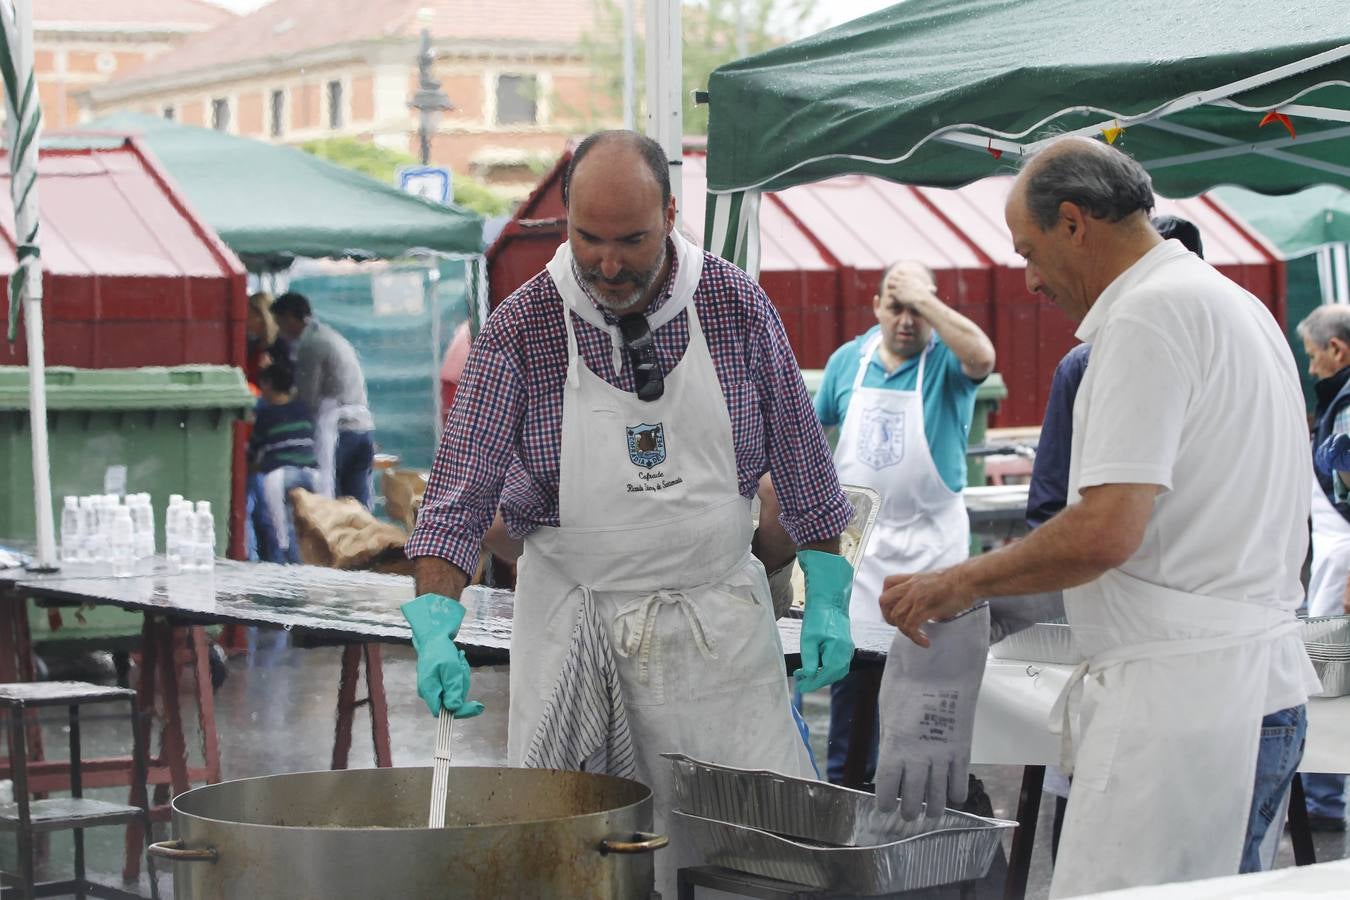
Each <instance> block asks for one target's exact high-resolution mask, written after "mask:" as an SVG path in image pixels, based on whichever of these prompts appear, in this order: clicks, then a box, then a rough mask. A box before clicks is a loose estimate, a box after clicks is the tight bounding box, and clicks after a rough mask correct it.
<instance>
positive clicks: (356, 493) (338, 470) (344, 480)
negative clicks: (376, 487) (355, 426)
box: [333, 431, 375, 509]
mask: <svg viewBox="0 0 1350 900" xmlns="http://www.w3.org/2000/svg"><path fill="white" fill-rule="evenodd" d="M374 465H375V438H374V436H373V433H372V432H369V431H339V432H338V434H337V449H336V451H335V452H334V453H333V496H334V497H355V498H356V499H357V500H359V501H360V503H361V505H362V506H364V507H365V508H366V509H370V472H371V469H372V468H373V467H374Z"/></svg>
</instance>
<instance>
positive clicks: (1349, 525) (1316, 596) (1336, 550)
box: [1308, 478, 1350, 616]
mask: <svg viewBox="0 0 1350 900" xmlns="http://www.w3.org/2000/svg"><path fill="white" fill-rule="evenodd" d="M1312 551H1313V553H1312V575H1311V577H1310V578H1309V580H1308V615H1310V616H1342V615H1345V612H1344V610H1345V605H1344V604H1345V600H1344V597H1345V582H1346V579H1347V578H1348V577H1350V522H1347V521H1345V518H1344V517H1343V516H1342V515H1341V514H1340V513H1338V512H1337V511H1336V507H1334V506H1332V505H1331V502H1330V501H1329V500H1327V495H1326V494H1324V493H1322V486H1321V485H1320V484H1318V483H1317V479H1316V478H1314V479H1313V488H1312Z"/></svg>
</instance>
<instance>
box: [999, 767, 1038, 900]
mask: <svg viewBox="0 0 1350 900" xmlns="http://www.w3.org/2000/svg"><path fill="white" fill-rule="evenodd" d="M1044 785H1045V766H1024V767H1023V769H1022V791H1021V793H1020V795H1019V796H1018V798H1017V831H1016V832H1014V833H1013V842H1012V852H1011V853H1009V854H1008V881H1007V883H1006V884H1004V886H1003V897H1004V900H1022V898H1023V897H1025V896H1026V894H1027V877H1028V875H1029V874H1030V872H1031V851H1032V848H1033V846H1034V845H1035V843H1036V821H1037V819H1038V818H1039V817H1040V812H1041V788H1042V787H1043V786H1044Z"/></svg>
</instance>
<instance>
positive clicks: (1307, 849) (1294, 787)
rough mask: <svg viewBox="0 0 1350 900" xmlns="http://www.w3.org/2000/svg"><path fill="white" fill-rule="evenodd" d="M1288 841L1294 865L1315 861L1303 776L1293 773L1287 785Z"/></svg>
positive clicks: (1315, 854) (1310, 863)
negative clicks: (1291, 845)
mask: <svg viewBox="0 0 1350 900" xmlns="http://www.w3.org/2000/svg"><path fill="white" fill-rule="evenodd" d="M1289 842H1290V843H1291V844H1293V845H1294V865H1296V866H1310V865H1312V864H1313V863H1315V862H1317V849H1316V848H1315V847H1314V846H1313V840H1312V829H1311V828H1309V827H1308V800H1307V798H1306V797H1305V796H1304V794H1303V776H1302V775H1300V774H1299V773H1298V772H1295V773H1294V780H1293V782H1291V783H1290V785H1289Z"/></svg>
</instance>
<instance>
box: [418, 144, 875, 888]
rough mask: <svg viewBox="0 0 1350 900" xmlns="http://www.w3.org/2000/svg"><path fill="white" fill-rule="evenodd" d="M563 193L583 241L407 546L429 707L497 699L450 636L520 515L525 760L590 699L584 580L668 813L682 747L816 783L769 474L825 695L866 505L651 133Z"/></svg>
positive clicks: (571, 237) (598, 163)
mask: <svg viewBox="0 0 1350 900" xmlns="http://www.w3.org/2000/svg"><path fill="white" fill-rule="evenodd" d="M563 200H564V203H565V204H566V206H567V209H568V240H567V242H566V243H565V244H563V245H562V246H561V247H560V248H559V249H558V253H557V255H556V256H555V257H554V259H553V260H552V262H550V263H549V265H548V267H547V268H546V270H545V271H543V272H541V273H539V274H538V275H537V276H535V277H534V278H533V279H531V280H530V281H529V282H527V283H526V284H525V285H524V286H522V287H521V288H520V289H519V290H517V291H516V292H515V293H514V294H512V295H511V296H510V297H508V298H507V299H506V300H505V301H504V302H503V303H502V304H501V305H500V306H499V307H498V308H497V309H496V311H495V312H494V313H493V315H492V316H491V318H490V319H489V320H488V322H487V323H486V325H485V326H484V328H483V331H482V333H481V334H480V335H479V336H478V338H477V340H476V341H475V342H474V346H473V350H472V352H471V354H470V356H469V360H468V363H467V365H466V367H465V371H464V378H463V380H462V382H461V383H460V387H459V390H458V393H457V395H456V400H455V405H454V408H453V409H452V410H451V412H450V416H449V418H448V420H447V423H446V427H445V430H444V434H443V435H442V438H441V443H440V447H439V450H438V452H437V456H436V461H435V465H434V467H433V470H432V474H431V479H430V482H429V484H428V486H427V491H426V495H425V499H424V502H423V506H422V510H421V513H420V515H419V518H418V524H417V528H416V529H415V531H414V532H413V535H412V537H411V538H410V540H409V542H408V545H407V553H408V555H409V556H410V557H413V558H415V559H416V576H417V589H418V591H419V594H420V595H421V596H419V597H418V599H417V600H415V601H413V602H412V603H410V604H408V605H407V608H405V612H408V613H409V620H410V622H412V623H413V627H414V634H415V636H416V637H417V640H418V653H419V656H418V670H419V692H420V693H421V694H422V696H423V698H424V699H426V700H427V702H428V706H429V707H430V708H431V709H432V712H433V713H438V712H439V711H440V709H441V708H445V709H449V710H450V711H452V712H455V713H456V714H459V715H465V714H469V715H472V714H474V713H475V712H476V710H477V707H476V706H475V705H473V704H471V703H469V701H467V700H466V698H465V695H466V692H467V686H468V667H467V666H466V665H464V663H463V659H462V654H459V653H458V651H457V650H455V649H454V645H453V643H451V642H450V641H449V640H448V639H445V635H446V630H447V623H448V626H449V633H450V637H453V633H454V629H455V628H456V627H457V626H458V623H459V619H460V618H461V617H462V615H463V611H462V609H456V607H458V604H455V603H453V601H450V602H449V603H447V601H446V598H454V597H457V596H458V595H459V593H460V591H461V590H462V589H463V587H464V586H465V584H466V583H467V581H468V573H471V572H473V571H474V569H475V567H476V563H477V560H478V555H479V549H480V546H481V543H482V541H483V538H484V534H485V533H486V532H487V531H488V528H489V526H490V525H491V524H492V523H493V518H494V514H495V513H496V512H497V511H498V510H500V514H501V524H502V525H504V530H505V532H506V533H507V534H508V535H509V536H510V541H512V542H515V546H516V547H517V548H520V547H521V546H523V555H522V556H521V557H520V566H519V578H518V586H517V593H516V612H515V624H514V632H513V638H512V657H513V661H514V664H513V665H512V667H511V710H510V714H511V715H510V730H509V739H508V743H509V748H508V757H509V761H510V763H511V764H512V765H522V764H525V765H528V764H529V760H530V752H531V747H532V746H537V745H538V744H539V742H540V741H541V740H545V741H547V740H550V739H553V738H554V735H551V734H541V733H540V732H541V727H543V726H541V723H547V722H553V721H554V719H553V718H552V716H553V715H556V714H551V713H550V712H549V711H550V709H556V708H557V706H558V703H559V699H560V697H561V696H562V695H564V694H566V693H567V692H569V691H581V690H586V689H587V686H586V685H580V684H578V685H572V684H562V683H559V677H560V672H561V671H562V670H563V665H564V660H565V659H567V658H568V657H569V654H573V653H575V652H577V648H576V647H575V646H574V645H573V641H572V638H573V635H574V633H576V632H579V631H580V630H581V629H580V628H579V627H578V626H577V617H578V610H579V609H580V608H581V598H582V597H583V596H585V597H587V598H589V599H590V600H591V601H592V602H593V605H594V608H595V610H596V612H597V613H598V614H599V617H600V619H601V621H602V622H603V624H604V626H605V628H604V629H602V630H601V633H602V634H603V635H606V637H607V640H606V643H609V641H612V642H613V647H612V656H613V659H614V662H615V663H616V665H617V669H618V676H619V681H620V683H621V685H622V699H623V706H624V707H626V716H627V720H628V725H629V726H631V730H632V735H633V743H634V748H635V751H636V756H637V760H636V772H637V774H638V776H639V777H641V778H642V779H643V780H644V781H646V782H647V783H648V784H649V785H651V786H652V787H653V789H654V791H655V792H656V795H657V809H658V813H657V815H658V819H660V818H663V817H664V810H665V809H666V808H667V803H668V799H669V798H668V796H666V795H667V792H668V790H669V784H668V781H669V775H668V772H667V770H668V768H669V764H668V763H666V762H665V761H663V760H661V759H659V758H658V755H659V754H660V753H663V752H683V753H687V754H689V755H691V756H696V757H698V758H700V759H704V760H708V761H713V762H719V763H723V764H727V765H735V766H744V767H753V768H767V769H774V770H777V771H782V772H785V773H787V774H790V775H798V776H803V777H811V776H812V771H813V770H812V766H811V765H810V759H809V756H808V754H807V751H806V750H805V748H804V746H803V744H802V741H801V740H800V738H799V736H798V734H797V731H796V728H795V726H794V724H793V720H792V717H791V712H790V708H789V697H788V691H787V685H786V682H785V680H784V678H783V669H782V649H781V647H780V645H779V642H778V636H777V630H776V628H775V626H774V616H773V612H772V607H771V603H770V599H769V591H768V585H767V582H766V579H765V574H764V569H763V566H762V565H761V564H760V563H759V562H758V561H757V560H756V559H755V558H754V557H753V556H752V555H751V553H750V543H751V537H752V525H751V519H750V500H751V498H752V497H753V496H754V494H755V491H756V489H757V486H758V484H759V481H760V478H761V476H762V475H764V474H765V473H766V472H771V473H772V477H773V481H774V484H775V485H776V488H777V493H778V499H779V502H780V504H781V507H782V516H781V522H782V525H783V527H784V528H785V530H786V531H787V533H788V534H789V535H790V536H791V537H792V539H793V540H794V541H795V542H796V543H797V545H798V546H799V547H800V548H801V552H800V554H799V559H800V560H801V563H802V566H803V569H804V572H805V575H806V592H807V593H806V612H805V621H804V623H803V637H802V655H803V668H802V669H801V670H799V671H798V672H797V673H796V675H797V678H798V680H799V682H801V683H802V684H803V685H804V686H805V687H806V688H807V689H813V688H815V687H821V686H824V685H826V684H829V683H831V682H833V681H834V680H836V679H838V678H839V677H841V676H842V675H843V674H844V673H845V672H846V671H847V670H848V666H849V661H850V659H851V657H852V653H853V646H852V641H851V638H850V636H849V629H848V594H849V588H850V583H851V579H852V569H851V567H850V566H849V564H848V563H847V561H846V560H844V559H843V558H842V557H841V556H839V555H838V536H839V535H840V533H841V532H842V531H843V530H844V528H845V526H846V525H847V523H848V521H849V518H850V516H851V506H850V504H849V502H848V500H847V498H846V497H845V496H844V494H843V492H842V491H841V490H840V487H839V482H838V479H837V477H836V475H835V470H834V466H833V463H832V461H831V457H830V452H829V449H828V447H827V445H826V442H825V439H824V435H823V433H822V431H821V428H820V426H819V424H818V423H817V420H816V417H815V414H814V412H813V410H812V407H811V403H810V400H809V398H808V395H807V392H806V389H805V386H804V385H803V383H802V378H801V373H800V370H799V369H798V366H797V362H796V360H795V358H794V357H793V354H792V350H791V347H790V346H789V344H788V341H787V337H786V334H785V332H784V330H783V325H782V322H781V321H780V320H779V318H778V315H777V313H776V312H775V310H774V307H773V305H772V304H771V302H770V301H769V299H768V297H767V296H765V294H764V292H763V291H762V290H761V289H760V287H759V286H758V285H757V284H756V283H755V282H754V281H753V280H752V279H751V278H750V277H749V276H747V275H746V273H744V272H743V271H741V270H740V269H738V268H736V267H735V266H733V265H731V264H730V263H728V262H726V261H725V260H722V259H719V258H718V257H716V256H713V255H711V254H706V253H704V252H702V251H701V250H700V249H698V248H697V247H696V246H694V245H692V244H691V243H690V242H689V241H688V240H686V239H685V238H684V237H683V236H682V235H680V234H679V233H678V231H676V230H675V227H674V226H675V201H674V198H673V197H672V196H671V192H670V183H669V166H668V163H667V161H666V158H665V154H664V153H663V152H662V150H661V148H660V146H659V145H658V144H656V143H655V142H653V141H651V140H650V139H647V138H644V137H641V136H639V135H637V134H635V133H633V132H625V131H616V132H602V133H599V134H596V135H592V136H590V137H589V138H587V139H586V140H585V141H583V142H582V143H581V144H580V145H579V146H578V148H577V150H576V151H575V153H574V155H573V157H572V160H571V163H570V165H569V167H568V171H567V175H566V179H565V181H564V188H563ZM520 542H523V545H522V543H520ZM447 610H448V612H447ZM429 611H430V612H432V614H430V615H424V613H428V612H429ZM424 644H425V645H426V646H425V647H424V646H423V645H424ZM592 649H593V648H592ZM605 652H606V653H607V654H608V653H609V652H610V651H609V648H606V649H605ZM608 724H609V727H613V724H614V723H613V722H612V721H611V722H610V723H608ZM550 727H551V726H550ZM598 728H599V730H600V731H603V730H604V729H605V728H606V724H605V723H600V724H599V726H598ZM559 739H561V738H559ZM589 749H593V748H589V747H588V748H582V749H581V750H579V752H578V758H577V760H576V762H577V764H578V767H581V766H582V765H583V764H584V760H585V751H586V750H589ZM658 825H660V822H659V821H658ZM664 855H666V854H663V856H664ZM658 863H659V861H658ZM671 895H672V896H673V891H672V894H671Z"/></svg>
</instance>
